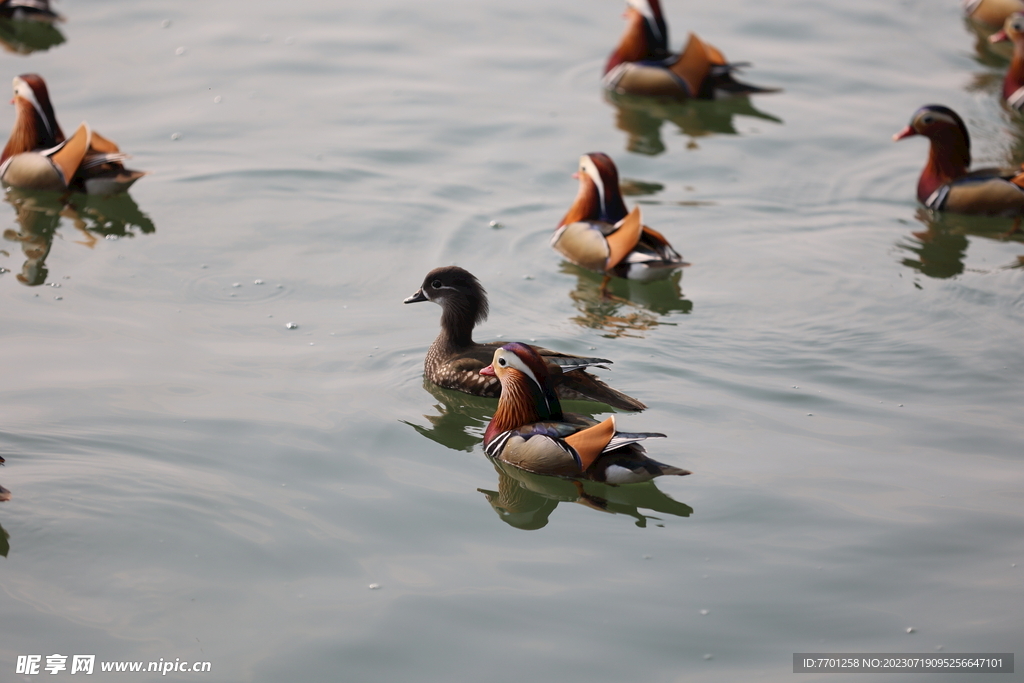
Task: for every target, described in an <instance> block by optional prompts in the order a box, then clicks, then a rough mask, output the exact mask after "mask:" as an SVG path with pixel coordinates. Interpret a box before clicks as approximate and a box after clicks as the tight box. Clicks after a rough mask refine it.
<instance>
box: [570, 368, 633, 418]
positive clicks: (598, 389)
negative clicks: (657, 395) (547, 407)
mask: <svg viewBox="0 0 1024 683" xmlns="http://www.w3.org/2000/svg"><path fill="white" fill-rule="evenodd" d="M557 391H558V395H559V397H560V398H564V399H568V400H574V399H577V400H578V399H583V400H590V401H600V402H601V403H606V404H608V405H610V406H611V407H612V408H616V409H618V410H628V411H630V412H640V411H641V410H646V409H647V406H646V405H644V404H643V403H641V402H640V401H638V400H636V399H635V398H633V397H632V396H627V395H626V394H624V393H622V392H621V391H616V390H615V389H612V388H611V387H610V386H608V385H607V384H605V383H604V382H602V381H601V380H599V379H598V378H597V377H595V376H594V375H591V374H590V373H589V372H585V371H582V370H577V371H575V372H567V373H565V374H564V375H562V381H561V382H560V383H559V384H558V387H557Z"/></svg>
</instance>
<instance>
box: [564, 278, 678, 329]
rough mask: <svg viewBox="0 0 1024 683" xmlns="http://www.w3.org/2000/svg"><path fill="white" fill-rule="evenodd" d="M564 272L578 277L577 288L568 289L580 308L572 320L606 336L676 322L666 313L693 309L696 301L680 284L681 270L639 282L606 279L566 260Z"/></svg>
mask: <svg viewBox="0 0 1024 683" xmlns="http://www.w3.org/2000/svg"><path fill="white" fill-rule="evenodd" d="M561 272H563V273H565V274H567V275H575V276H576V280H577V282H576V288H575V289H574V290H573V291H571V292H569V298H571V299H572V300H573V303H574V304H575V305H576V310H578V311H579V315H577V316H574V317H573V318H572V320H573V322H575V323H576V324H577V325H580V326H582V327H588V328H591V329H595V330H601V331H602V332H604V335H603V336H605V337H612V338H614V337H643V336H644V334H645V333H646V332H647V331H648V330H650V329H653V328H655V327H657V326H658V325H671V324H674V323H669V322H666V321H665V320H663V316H667V315H670V314H672V313H690V312H691V311H693V302H692V301H690V300H689V299H686V298H685V297H684V296H683V292H682V288H681V287H680V286H679V283H680V281H681V280H682V277H683V274H682V272H681V271H677V272H675V273H673V274H672V275H671V276H670V277H669V278H667V279H665V280H658V281H655V282H637V281H635V280H625V279H623V278H606V277H605V276H603V275H602V274H601V273H594V272H592V271H589V270H587V269H585V268H580V267H579V266H577V265H575V264H572V263H569V262H568V261H563V262H562V266H561Z"/></svg>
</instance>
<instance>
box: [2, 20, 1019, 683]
mask: <svg viewBox="0 0 1024 683" xmlns="http://www.w3.org/2000/svg"><path fill="white" fill-rule="evenodd" d="M957 5H958V3H954V2H948V3H936V2H931V1H930V2H924V1H921V0H912V1H911V2H905V3H892V2H881V1H878V0H868V1H866V2H858V3H849V2H840V1H839V0H823V1H822V2H818V3H810V4H809V3H800V2H792V1H788V0H787V1H784V2H774V3H764V2H754V1H753V0H729V1H723V2H717V3H703V4H701V3H686V2H682V1H681V0H664V9H665V13H666V15H667V19H668V25H669V30H670V42H671V45H672V47H673V48H675V49H678V48H679V47H680V46H681V45H682V43H683V41H684V40H685V38H686V34H687V32H689V31H691V30H693V31H696V32H698V33H699V34H700V35H701V36H702V37H704V38H705V39H706V40H707V41H709V42H710V43H712V44H714V45H715V46H717V47H719V48H720V49H721V50H722V51H723V52H724V53H725V54H726V55H727V56H728V57H729V58H730V59H733V60H736V61H751V62H753V63H754V66H753V67H751V68H750V69H749V70H748V71H747V72H746V73H745V74H744V76H745V77H747V78H748V79H749V80H750V81H752V82H755V83H757V84H759V85H766V86H777V87H781V88H783V89H784V92H782V93H778V94H772V95H765V96H760V97H756V98H753V99H751V100H739V101H735V102H730V103H724V104H720V105H718V104H709V103H702V102H698V103H691V104H673V105H666V104H650V103H646V104H645V103H644V102H642V101H640V102H637V101H635V100H634V99H631V98H628V97H627V98H609V97H607V96H606V95H605V94H604V93H603V92H602V91H601V89H600V86H599V79H600V75H601V70H602V66H603V64H604V62H605V60H606V58H607V55H608V53H609V52H610V51H611V49H612V48H613V46H614V45H615V43H616V41H617V40H618V38H619V35H620V33H621V31H622V23H621V13H622V9H623V3H622V2H620V0H601V1H600V2H583V1H582V0H564V1H548V2H539V1H537V0H523V1H520V2H514V3H508V2H498V1H497V0H479V1H476V2H462V1H454V0H440V1H439V2H432V3H424V2H414V1H413V0H393V1H390V2H383V3H336V2H322V1H314V2H307V3H299V4H296V3H241V2H235V1H227V2H218V3H194V2H192V3H171V2H164V1H161V0H157V1H156V2H147V3H138V2H124V1H122V2H115V1H110V0H93V2H88V3H72V2H64V3H61V4H60V6H59V7H58V9H59V11H60V12H61V13H62V14H64V15H65V17H66V19H67V21H66V22H65V23H63V24H59V25H57V28H59V31H60V33H61V34H62V36H63V38H64V42H62V43H54V44H53V45H52V46H50V47H49V48H48V49H45V50H42V51H36V52H34V53H31V54H27V55H26V54H15V53H8V54H7V55H6V56H5V57H4V60H3V64H4V65H5V66H6V69H5V74H6V75H4V78H5V79H9V78H12V77H13V76H15V75H17V74H20V73H26V72H36V73H39V74H41V75H42V76H43V77H44V78H45V79H46V80H47V83H48V85H49V89H50V96H51V99H52V102H53V105H54V107H55V109H56V113H57V116H58V117H59V119H60V121H61V124H62V126H63V127H64V128H65V130H68V129H71V130H74V128H75V127H76V126H77V125H78V123H79V122H80V121H82V120H86V121H88V122H89V123H90V124H91V125H92V126H93V127H94V128H95V129H96V130H99V131H102V132H103V134H104V135H106V136H108V137H110V138H112V139H114V140H116V141H117V143H118V144H119V145H120V146H121V149H123V150H124V151H126V152H128V153H130V154H132V155H133V159H132V160H131V167H132V168H138V169H143V170H147V171H149V172H150V174H149V175H148V176H146V177H144V178H142V179H141V180H140V181H139V182H137V183H136V184H135V185H134V186H133V187H132V188H131V190H130V192H129V195H128V196H125V197H122V198H119V199H118V200H117V201H110V202H105V201H99V200H96V201H94V200H92V199H89V200H85V199H82V200H80V203H79V204H76V205H74V206H73V207H71V209H73V210H69V209H67V207H64V206H61V205H58V206H57V207H55V208H54V207H49V206H48V205H46V203H45V201H43V200H41V199H39V198H33V197H28V198H27V199H26V198H25V197H19V196H15V195H9V197H8V199H9V203H8V204H4V205H3V206H2V207H0V210H2V211H3V212H4V213H3V215H4V216H5V218H3V220H4V221H6V223H5V224H4V225H3V229H4V231H5V232H4V240H3V242H2V245H0V249H2V250H3V252H0V266H2V267H3V268H4V269H6V270H7V271H9V272H5V273H4V274H2V275H0V302H2V303H0V306H2V310H3V312H4V323H3V325H2V326H0V340H2V348H3V357H4V359H5V361H4V362H3V363H2V364H0V365H2V368H3V371H2V373H0V409H2V414H3V421H2V424H0V456H2V457H3V458H4V459H5V460H6V464H5V465H4V466H3V467H2V468H0V484H2V485H3V487H4V488H6V489H9V490H10V491H11V494H12V495H11V499H10V500H9V501H7V502H3V503H0V527H2V532H0V550H2V551H3V552H2V553H0V555H3V556H4V557H3V558H0V589H2V590H0V605H2V608H0V613H2V622H3V626H2V628H0V633H2V634H3V637H2V638H0V679H2V680H5V681H6V680H23V677H21V676H17V675H16V674H15V666H16V661H17V657H18V656H19V655H32V654H38V655H42V656H43V660H42V662H43V664H44V665H45V663H46V659H45V657H46V656H47V655H51V654H54V653H60V654H62V655H68V656H69V657H70V656H71V655H74V654H94V655H96V658H97V671H96V673H95V674H94V679H95V680H99V681H107V680H110V681H112V680H119V681H120V680H124V681H128V680H139V681H143V680H147V681H148V680H167V681H172V680H190V681H191V680H200V679H201V680H203V681H210V682H212V681H258V682H277V681H283V680H302V681H339V680H345V681H381V682H383V681H388V682H391V681H438V682H441V681H444V682H450V681H468V680H478V679H480V678H486V679H489V680H497V681H537V680H547V681H565V682H576V681H580V682H582V681H587V682H588V683H590V682H594V681H609V682H611V681H623V680H645V681H684V680H685V681H716V682H717V681H738V680H766V681H789V680H791V677H792V676H793V674H792V673H791V671H792V668H791V666H792V655H793V653H794V652H926V653H934V652H940V651H941V652H1012V651H1014V650H1015V649H1016V650H1018V652H1019V651H1020V648H1019V645H1020V642H1021V640H1020V634H1021V633H1022V632H1024V615H1022V612H1021V610H1020V605H1021V600H1022V598H1024V588H1022V582H1024V578H1022V577H1024V574H1022V572H1024V543H1022V538H1024V536H1022V534H1021V529H1022V528H1024V511H1022V502H1024V493H1022V492H1024V475H1022V465H1024V438H1022V428H1021V415H1022V412H1021V411H1022V392H1021V376H1022V373H1024V359H1022V356H1021V350H1020V340H1021V338H1022V334H1024V295H1022V293H1021V292H1022V290H1024V270H1022V269H1021V268H1020V264H1021V261H1020V257H1021V255H1024V242H1022V239H1021V237H1020V236H1015V237H1012V238H1010V239H1000V235H1001V234H1002V233H1004V232H1006V231H1007V230H1008V229H1009V228H1010V227H1011V223H1010V221H1004V220H997V219H971V218H964V217H957V216H945V217H941V218H936V217H934V216H931V215H929V214H924V213H920V212H919V209H918V206H917V204H916V200H915V187H916V183H917V175H918V172H919V171H920V168H921V166H922V165H923V163H924V160H925V156H926V154H927V152H926V146H927V145H926V143H925V141H924V140H923V139H921V138H914V139H910V140H906V141H903V142H901V143H900V144H898V145H897V144H893V143H892V142H891V135H892V134H893V133H894V132H896V131H898V130H899V129H900V128H902V127H903V126H904V125H906V123H907V120H908V119H909V117H910V115H911V114H912V113H913V112H914V111H915V110H916V109H917V108H918V107H919V106H920V105H922V104H926V103H929V102H937V103H941V104H945V105H947V106H950V107H952V108H953V109H955V110H957V111H958V112H959V113H960V114H961V115H962V116H963V117H964V119H965V120H966V122H967V125H968V127H969V128H970V130H971V134H972V136H973V142H974V156H975V159H976V164H979V165H983V164H985V163H1020V162H1021V161H1024V154H1022V153H1021V149H1024V143H1022V142H1021V140H1024V125H1022V124H1021V122H1020V120H1019V119H1018V118H1015V117H1012V116H1010V115H1008V114H1007V113H1005V112H1004V110H1003V109H1002V107H1001V106H1000V104H999V102H998V93H999V87H1000V85H999V84H1000V79H1001V69H1002V68H1003V67H1004V65H1005V63H1006V60H1005V57H1004V56H1003V57H1001V56H999V54H998V53H995V52H991V51H990V49H989V48H988V47H986V45H987V43H983V42H980V40H979V38H978V37H977V36H975V34H974V33H973V32H972V31H971V30H970V29H969V28H968V27H967V26H965V24H964V22H963V20H962V19H961V15H960V13H959V7H958V6H957ZM976 44H977V45H979V46H981V47H982V48H983V49H984V52H981V53H979V52H977V51H976V50H977V49H978V48H976ZM4 82H6V81H4ZM0 111H3V112H5V113H4V114H3V118H0V127H4V128H9V126H10V123H11V121H12V120H13V108H6V109H0ZM591 151H603V152H606V153H607V154H609V155H610V156H611V157H612V158H613V159H614V160H615V162H616V163H617V165H618V167H619V172H620V174H621V175H622V176H623V178H624V179H627V180H629V181H631V184H630V187H631V188H632V189H631V193H632V194H630V195H629V196H627V197H626V201H627V204H628V205H629V206H630V207H632V206H633V205H635V204H639V205H640V206H641V207H642V210H643V215H644V219H645V221H646V222H647V223H648V224H649V225H650V226H651V227H653V228H655V229H657V230H659V231H661V232H662V233H663V234H665V236H666V237H668V239H669V240H671V242H672V244H673V245H674V246H675V247H676V249H677V250H678V251H680V252H681V254H682V255H683V257H684V258H685V259H686V260H687V261H689V262H690V263H692V264H693V265H692V266H691V267H689V268H686V269H685V272H684V273H683V275H682V278H681V279H670V280H665V281H662V282H657V283H653V284H652V285H640V284H636V283H629V282H625V281H616V282H613V283H612V284H611V285H610V287H609V288H608V290H607V294H608V296H602V291H601V285H602V283H601V278H600V276H598V275H595V274H592V273H590V272H588V271H584V270H581V269H579V268H577V267H576V266H572V265H569V264H567V263H565V262H563V261H562V259H561V257H560V256H559V255H558V254H557V253H556V252H554V251H553V250H551V249H550V248H549V246H548V241H549V238H550V235H551V233H552V231H553V230H554V228H555V227H556V225H557V223H558V221H559V219H560V218H561V216H562V215H563V214H564V213H565V211H566V209H567V207H568V206H569V203H570V202H571V201H572V199H573V196H574V194H575V192H576V181H574V180H573V179H572V178H571V177H570V174H571V173H572V172H573V171H574V170H575V168H576V165H577V160H578V158H579V156H580V155H581V154H583V153H586V152H591ZM19 202H20V203H19ZM26 202H28V205H26ZM22 214H28V215H29V216H30V218H31V220H29V222H28V224H26V223H25V222H24V220H22V221H19V216H22ZM22 217H23V218H24V216H22ZM26 220H27V219H26ZM33 226H36V228H37V229H34V228H33ZM450 263H456V264H458V265H461V266H463V267H465V268H467V269H468V270H470V271H471V272H473V273H474V274H476V275H477V276H478V277H479V278H480V279H481V280H482V282H483V283H484V285H485V286H486V287H487V289H488V292H489V294H490V299H491V317H490V320H489V321H488V322H487V323H485V324H484V325H482V326H481V327H480V328H478V330H477V339H479V340H481V341H488V340H493V339H499V338H503V339H520V340H522V341H527V342H529V341H532V340H536V343H538V344H542V345H544V346H547V347H550V348H555V349H559V350H563V351H566V352H570V353H577V354H583V355H597V356H600V357H607V358H611V359H613V360H614V361H615V364H614V365H613V366H612V370H610V371H608V372H603V371H601V372H600V374H601V376H602V377H603V378H604V379H606V380H607V381H608V382H609V383H610V384H612V386H614V387H615V388H617V389H619V390H621V391H623V392H625V393H628V394H629V395H631V396H636V397H638V398H639V399H640V400H642V401H643V402H644V403H646V404H647V405H648V406H649V409H648V410H647V411H645V412H643V413H640V414H635V415H634V414H621V415H620V416H619V424H620V426H621V427H623V428H625V429H629V430H634V431H654V432H664V433H666V434H667V435H668V438H667V439H658V440H654V441H651V442H649V452H650V454H651V455H652V456H653V457H656V458H657V459H659V460H662V461H664V462H667V463H670V464H673V465H676V466H679V467H683V468H686V469H688V470H692V471H693V474H692V475H690V476H687V477H663V478H661V479H659V480H657V481H656V482H655V483H653V484H650V485H644V486H638V487H619V488H615V487H606V486H601V485H596V484H589V483H588V484H587V485H586V486H579V487H578V486H575V485H574V484H573V483H572V482H571V481H568V480H561V479H551V478H545V477H536V476H532V475H529V474H528V473H523V472H521V471H518V470H514V469H511V470H506V469H501V470H496V469H495V467H494V466H492V464H491V463H490V462H488V461H487V459H486V458H485V456H484V455H483V453H482V449H481V446H480V438H481V435H482V432H483V428H484V425H485V424H486V420H487V417H488V416H489V415H490V412H491V411H492V410H493V406H494V402H493V401H489V400H486V399H478V398H474V397H470V396H465V395H462V394H457V393H453V392H448V391H444V390H438V389H436V388H433V387H430V386H425V385H424V382H423V378H422V371H421V367H422V360H423V355H424V353H425V351H426V349H427V347H428V346H429V344H430V342H431V341H432V340H433V338H434V336H435V335H436V333H437V328H438V320H439V315H440V309H439V308H438V307H436V306H434V305H432V304H430V303H422V304H418V305H416V306H403V304H402V300H403V299H404V298H405V297H407V296H409V295H410V294H412V293H413V292H414V291H415V290H416V288H417V287H418V286H419V284H420V282H421V281H422V278H423V276H424V275H425V274H426V273H427V271H429V270H430V269H431V268H433V267H435V266H438V265H444V264H450ZM19 274H22V276H23V277H22V278H21V279H19V278H18V277H17V276H18V275H19ZM257 280H259V281H261V284H257V283H256V281H257ZM288 323H296V325H297V327H294V328H291V329H289V328H287V327H286V325H287V324H288ZM567 407H568V408H569V409H571V410H576V411H579V412H585V413H586V412H588V411H590V412H589V413H588V414H594V415H598V412H597V409H596V408H595V407H594V406H592V405H590V404H584V403H579V404H573V405H571V406H567ZM371 584H374V585H376V587H377V588H376V589H370V588H369V586H370V585H371ZM908 629H912V632H908ZM940 648H941V650H940ZM161 658H162V659H163V660H165V661H173V660H175V659H181V660H182V661H186V660H187V661H189V662H196V661H199V662H204V661H208V662H210V663H211V665H212V670H211V671H210V672H208V673H205V674H201V675H200V674H181V673H169V674H168V675H167V676H160V677H157V676H156V675H155V674H145V673H140V674H130V673H121V674H113V673H103V672H101V671H99V662H102V661H141V662H145V663H148V662H149V661H157V660H159V659H161ZM68 663H69V665H70V659H69V660H68ZM69 668H70V667H69ZM58 675H59V676H61V677H63V676H69V675H70V672H69V671H63V672H61V673H59V674H58ZM42 676H46V677H49V674H47V673H46V672H45V670H43V673H41V674H40V676H29V677H27V678H28V680H35V679H36V678H38V677H42ZM1015 676H1016V680H1021V677H1020V674H1015ZM826 678H828V677H827V676H820V677H816V676H814V675H808V676H806V679H807V680H808V681H814V680H825V679H826ZM1004 678H1007V679H1010V678H1013V677H1004ZM883 679H885V676H882V677H873V678H872V679H871V680H873V681H881V680H883ZM55 680H57V679H56V678H55ZM929 680H934V681H962V680H967V678H965V676H964V675H963V674H946V675H933V676H931V677H930V678H929Z"/></svg>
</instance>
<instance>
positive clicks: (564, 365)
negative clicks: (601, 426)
mask: <svg viewBox="0 0 1024 683" xmlns="http://www.w3.org/2000/svg"><path fill="white" fill-rule="evenodd" d="M419 301H433V302H434V303H436V304H438V305H440V306H441V333H440V334H438V335H437V339H435V340H434V343H433V344H431V345H430V349H429V350H428V351H427V357H426V359H425V360H424V363H423V371H424V373H425V374H426V376H427V379H429V380H430V381H431V382H433V383H434V384H436V385H438V386H441V387H444V388H446V389H454V390H456V391H461V392H464V393H467V394H473V395H475V396H487V397H490V398H497V397H498V396H499V395H500V394H501V384H500V383H499V381H498V379H497V378H495V377H493V376H482V375H481V374H480V370H482V369H483V368H484V367H486V366H487V365H488V364H489V363H490V362H491V358H492V357H493V355H494V350H495V349H497V348H499V347H500V346H502V345H503V344H505V343H506V342H503V341H498V342H490V343H487V344H479V343H477V342H475V341H473V328H474V327H475V326H476V325H477V323H481V322H483V321H484V320H486V319H487V314H488V306H487V292H486V291H485V290H484V288H483V286H482V285H481V284H480V281H479V280H477V279H476V277H475V276H473V274H472V273H470V272H469V271H467V270H465V269H464V268H459V267H458V266H444V267H441V268H435V269H434V270H432V271H430V272H429V273H427V276H426V277H425V278H424V279H423V284H422V285H421V286H420V288H419V289H417V290H416V292H415V293H414V294H413V295H412V296H410V297H409V298H407V299H406V300H405V303H407V304H412V303H416V302H419ZM532 348H534V349H535V350H536V352H537V353H538V354H539V355H540V357H542V358H543V360H544V362H545V363H547V364H548V366H549V370H548V373H549V375H551V376H552V382H553V385H554V386H555V390H556V391H557V393H558V395H559V396H560V397H561V398H563V399H566V400H583V401H600V402H601V403H605V404H607V405H610V406H611V407H613V408H617V409H619V410H631V411H637V410H643V409H645V408H646V407H647V406H645V405H644V404H643V403H641V402H640V401H638V400H636V399H635V398H632V397H630V396H627V395H626V394H623V393H622V392H620V391H616V390H615V389H612V388H611V387H609V386H608V385H607V384H605V383H604V382H602V381H601V380H599V379H598V378H597V377H595V376H594V375H592V374H590V373H589V372H587V371H586V369H587V368H590V367H603V366H605V365H608V364H609V363H611V361H610V360H607V359H605V358H584V357H581V356H573V355H570V354H567V353H559V352H558V351H550V350H548V349H544V348H541V347H539V346H538V347H532Z"/></svg>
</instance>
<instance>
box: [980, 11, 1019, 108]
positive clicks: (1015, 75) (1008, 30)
mask: <svg viewBox="0 0 1024 683" xmlns="http://www.w3.org/2000/svg"><path fill="white" fill-rule="evenodd" d="M989 41H990V42H992V43H1002V42H1004V41H1010V42H1012V43H1013V57H1012V58H1011V59H1010V68H1009V69H1007V70H1006V77H1005V78H1004V79H1003V99H1004V100H1006V103H1007V104H1008V105H1010V106H1011V107H1013V108H1014V109H1016V110H1017V111H1021V110H1024V14H1022V13H1021V12H1014V13H1013V14H1011V15H1010V16H1009V17H1007V18H1006V23H1005V24H1003V28H1001V29H999V30H998V31H996V32H995V33H993V34H992V35H991V36H989Z"/></svg>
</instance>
